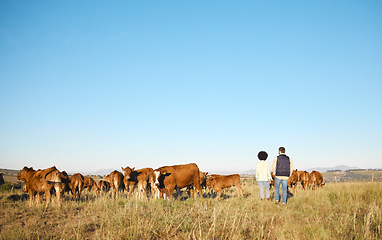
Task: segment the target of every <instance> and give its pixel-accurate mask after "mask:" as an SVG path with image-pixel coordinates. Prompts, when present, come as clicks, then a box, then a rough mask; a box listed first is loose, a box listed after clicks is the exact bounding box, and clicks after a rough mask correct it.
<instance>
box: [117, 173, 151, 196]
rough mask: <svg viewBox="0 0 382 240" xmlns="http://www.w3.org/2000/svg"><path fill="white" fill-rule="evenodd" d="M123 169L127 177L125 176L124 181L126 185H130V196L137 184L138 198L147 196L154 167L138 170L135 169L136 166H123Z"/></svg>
mask: <svg viewBox="0 0 382 240" xmlns="http://www.w3.org/2000/svg"><path fill="white" fill-rule="evenodd" d="M121 168H122V170H123V171H124V172H125V178H124V180H123V181H124V183H125V186H126V184H127V185H128V188H126V190H127V189H128V191H129V192H128V194H129V197H130V195H131V192H132V190H133V188H134V186H137V188H138V198H139V199H143V198H145V197H146V198H147V192H146V190H147V186H148V184H149V183H150V176H152V174H153V172H154V171H153V169H152V168H142V169H138V170H134V169H135V168H130V167H126V168H123V167H121Z"/></svg>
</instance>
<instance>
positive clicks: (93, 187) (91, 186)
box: [84, 176, 99, 194]
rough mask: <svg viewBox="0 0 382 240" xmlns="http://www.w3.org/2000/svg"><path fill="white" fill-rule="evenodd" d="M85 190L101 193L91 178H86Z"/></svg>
mask: <svg viewBox="0 0 382 240" xmlns="http://www.w3.org/2000/svg"><path fill="white" fill-rule="evenodd" d="M84 188H87V189H88V192H90V191H91V190H93V191H94V193H96V194H98V193H99V188H98V186H97V184H96V182H95V181H94V179H93V178H91V177H88V176H84Z"/></svg>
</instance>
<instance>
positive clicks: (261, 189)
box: [257, 181, 271, 199]
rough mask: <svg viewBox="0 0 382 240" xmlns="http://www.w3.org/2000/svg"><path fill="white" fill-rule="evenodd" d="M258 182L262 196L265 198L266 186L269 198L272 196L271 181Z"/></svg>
mask: <svg viewBox="0 0 382 240" xmlns="http://www.w3.org/2000/svg"><path fill="white" fill-rule="evenodd" d="M257 183H258V184H259V190H260V198H261V199H264V188H265V194H266V196H267V198H270V196H271V194H270V193H269V181H258V182H257Z"/></svg>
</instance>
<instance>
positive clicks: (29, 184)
mask: <svg viewBox="0 0 382 240" xmlns="http://www.w3.org/2000/svg"><path fill="white" fill-rule="evenodd" d="M62 177H63V174H62V173H61V172H60V171H58V170H57V168H56V167H51V168H48V169H44V170H37V171H36V170H34V169H33V168H32V167H31V168H28V167H24V168H23V169H22V170H21V172H20V173H19V175H18V176H17V179H18V180H22V181H24V187H23V189H24V190H26V191H28V193H29V206H32V202H33V201H34V200H35V197H36V196H37V200H39V196H40V194H42V193H45V197H46V203H45V209H46V208H47V207H48V205H49V202H50V198H51V191H52V190H53V189H55V190H56V196H57V201H58V205H59V206H60V207H61V194H62V191H63V187H64V184H65V182H66V181H67V180H66V179H63V178H62ZM63 183H64V184H63Z"/></svg>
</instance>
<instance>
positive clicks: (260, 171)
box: [256, 151, 272, 200]
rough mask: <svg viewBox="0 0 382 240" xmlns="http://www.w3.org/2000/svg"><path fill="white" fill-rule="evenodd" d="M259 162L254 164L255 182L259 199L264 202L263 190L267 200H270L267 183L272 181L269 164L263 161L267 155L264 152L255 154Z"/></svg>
mask: <svg viewBox="0 0 382 240" xmlns="http://www.w3.org/2000/svg"><path fill="white" fill-rule="evenodd" d="M257 157H258V158H259V159H260V161H259V162H258V163H257V164H256V180H257V183H258V184H259V190H260V198H261V200H264V189H265V195H266V197H267V200H269V198H270V192H269V181H270V180H271V179H272V176H271V171H270V169H269V164H268V163H267V162H266V161H265V160H267V158H268V153H266V152H265V151H260V152H259V154H257Z"/></svg>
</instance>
